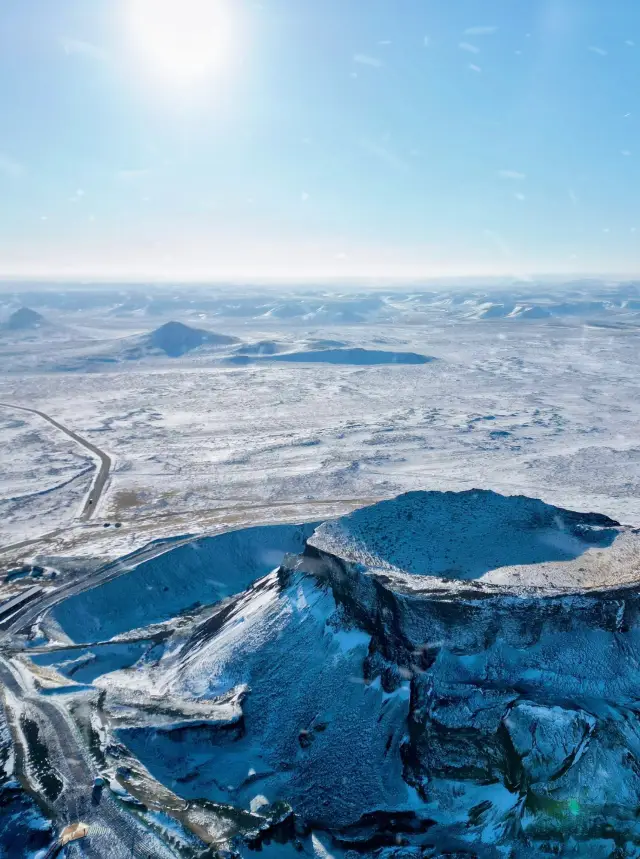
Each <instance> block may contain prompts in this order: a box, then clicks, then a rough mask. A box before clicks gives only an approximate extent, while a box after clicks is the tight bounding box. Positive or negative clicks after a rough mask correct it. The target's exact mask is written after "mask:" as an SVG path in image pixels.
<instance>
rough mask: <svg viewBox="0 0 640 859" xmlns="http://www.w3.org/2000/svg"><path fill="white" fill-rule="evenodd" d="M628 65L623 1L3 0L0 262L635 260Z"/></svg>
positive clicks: (355, 270) (218, 274)
mask: <svg viewBox="0 0 640 859" xmlns="http://www.w3.org/2000/svg"><path fill="white" fill-rule="evenodd" d="M150 2H152V3H154V2H155V3H156V6H155V7H154V9H155V12H157V14H155V13H154V14H153V15H151V16H150V15H149V3H150ZM639 78H640V3H638V0H613V2H612V0H321V2H320V0H260V2H247V1H246V0H90V2H88V0H3V2H2V4H1V5H0V104H1V105H2V110H1V111H0V275H3V276H9V277H11V276H24V277H39V278H40V277H48V276H51V277H74V278H75V277H79V278H82V277H96V278H105V279H110V278H119V277H122V278H143V279H145V278H167V279H180V278H184V279H185V280H187V279H188V280H191V279H197V280H216V279H229V278H236V277H237V278H248V279H258V280H259V279H271V278H276V279H278V278H292V279H296V278H300V279H314V280H321V279H325V278H332V277H337V278H347V277H358V276H363V277H377V278H382V279H395V278H397V279H403V278H417V277H432V276H443V275H475V274H477V275H482V276H485V275H489V274H496V275H505V274H506V275H514V276H518V277H523V276H533V275H536V274H540V273H559V274H567V273H572V272H576V273H578V272H579V273H611V274H639V273H640V244H639V241H640V240H639V237H640V168H639V166H638V165H639V164H640V137H639V132H640V87H639V86H638V83H639ZM636 230H637V232H636Z"/></svg>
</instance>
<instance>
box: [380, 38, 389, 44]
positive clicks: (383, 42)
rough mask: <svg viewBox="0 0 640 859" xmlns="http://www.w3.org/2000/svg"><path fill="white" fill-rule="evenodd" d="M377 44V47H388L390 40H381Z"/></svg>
mask: <svg viewBox="0 0 640 859" xmlns="http://www.w3.org/2000/svg"><path fill="white" fill-rule="evenodd" d="M378 44H379V45H390V44H391V39H382V40H381V41H379V42H378Z"/></svg>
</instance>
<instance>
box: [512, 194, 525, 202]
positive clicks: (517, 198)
mask: <svg viewBox="0 0 640 859" xmlns="http://www.w3.org/2000/svg"><path fill="white" fill-rule="evenodd" d="M513 196H514V197H515V198H516V200H520V201H521V202H522V200H526V199H527V198H526V197H525V195H524V194H521V193H520V192H518V193H516V194H514V195H513Z"/></svg>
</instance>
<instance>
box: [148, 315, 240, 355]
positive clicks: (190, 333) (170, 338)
mask: <svg viewBox="0 0 640 859" xmlns="http://www.w3.org/2000/svg"><path fill="white" fill-rule="evenodd" d="M237 342H238V338H237V337H231V336H229V335H228V334H216V333H215V332H214V331H205V330H204V329H202V328H191V327H190V326H189V325H184V323H182V322H167V323H165V324H164V325H161V326H160V328H156V330H155V331H152V332H151V333H150V334H146V335H143V336H142V338H140V345H141V346H142V347H145V346H146V347H147V348H148V349H150V350H156V349H157V350H159V351H160V352H164V353H165V355H168V356H169V357H170V358H179V357H180V355H185V354H186V353H187V352H192V351H193V350H194V349H198V348H199V347H200V346H204V345H208V346H227V345H229V344H231V343H237Z"/></svg>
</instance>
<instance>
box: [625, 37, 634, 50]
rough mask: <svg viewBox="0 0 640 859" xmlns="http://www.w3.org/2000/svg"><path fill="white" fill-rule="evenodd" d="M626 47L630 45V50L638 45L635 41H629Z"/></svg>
mask: <svg viewBox="0 0 640 859" xmlns="http://www.w3.org/2000/svg"><path fill="white" fill-rule="evenodd" d="M625 45H628V46H629V47H630V48H635V46H636V43H635V42H634V41H633V39H627V40H626V42H625Z"/></svg>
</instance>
